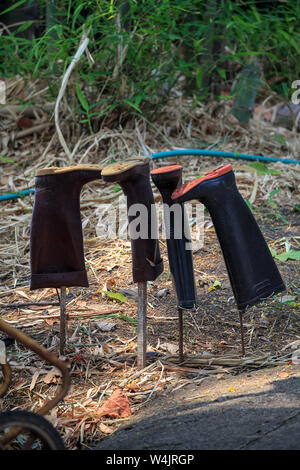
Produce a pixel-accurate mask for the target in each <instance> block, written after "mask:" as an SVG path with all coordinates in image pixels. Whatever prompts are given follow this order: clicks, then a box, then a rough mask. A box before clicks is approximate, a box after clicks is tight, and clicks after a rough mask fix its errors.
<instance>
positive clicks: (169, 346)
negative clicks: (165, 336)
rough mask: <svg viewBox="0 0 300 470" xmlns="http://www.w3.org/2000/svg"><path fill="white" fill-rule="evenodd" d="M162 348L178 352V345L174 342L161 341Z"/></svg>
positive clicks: (171, 352) (174, 352) (173, 352)
mask: <svg viewBox="0 0 300 470" xmlns="http://www.w3.org/2000/svg"><path fill="white" fill-rule="evenodd" d="M160 348H161V349H163V350H164V351H167V352H169V353H170V354H176V353H177V352H178V345H177V344H172V343H161V344H160Z"/></svg>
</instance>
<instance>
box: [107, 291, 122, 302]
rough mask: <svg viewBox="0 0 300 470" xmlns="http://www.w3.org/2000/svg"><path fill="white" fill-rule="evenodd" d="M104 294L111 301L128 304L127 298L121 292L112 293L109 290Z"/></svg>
mask: <svg viewBox="0 0 300 470" xmlns="http://www.w3.org/2000/svg"><path fill="white" fill-rule="evenodd" d="M102 292H103V293H104V294H105V295H107V296H108V297H110V298H111V299H114V300H119V302H127V297H125V295H123V294H121V293H120V292H110V291H108V290H103V291H102Z"/></svg>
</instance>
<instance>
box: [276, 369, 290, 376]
mask: <svg viewBox="0 0 300 470" xmlns="http://www.w3.org/2000/svg"><path fill="white" fill-rule="evenodd" d="M277 375H278V376H279V377H281V378H286V377H289V375H290V374H289V372H286V371H284V370H283V371H281V372H278V374H277Z"/></svg>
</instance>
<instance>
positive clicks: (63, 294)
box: [59, 287, 67, 356]
mask: <svg viewBox="0 0 300 470" xmlns="http://www.w3.org/2000/svg"><path fill="white" fill-rule="evenodd" d="M59 303H60V332H59V353H60V355H62V356H63V355H64V353H65V346H66V323H67V319H66V287H61V288H60V298H59Z"/></svg>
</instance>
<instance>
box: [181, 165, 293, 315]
mask: <svg viewBox="0 0 300 470" xmlns="http://www.w3.org/2000/svg"><path fill="white" fill-rule="evenodd" d="M192 199H197V200H198V201H200V202H202V203H203V204H204V205H205V207H206V208H207V209H208V211H209V213H210V216H211V218H212V221H213V224H214V227H215V230H216V233H217V236H218V239H219V242H220V246H221V249H222V252H223V255H224V259H225V263H226V268H227V271H228V275H229V278H230V283H231V286H232V290H233V293H234V297H235V300H236V303H237V307H238V309H239V310H244V309H245V308H246V307H249V306H251V305H254V304H256V303H258V302H259V301H261V300H262V299H265V298H267V297H269V296H270V295H272V294H275V293H278V292H282V291H284V290H285V285H284V283H283V280H282V278H281V275H280V273H279V271H278V269H277V266H276V264H275V262H274V259H273V257H272V255H271V252H270V249H269V247H268V245H267V243H266V241H265V239H264V237H263V235H262V233H261V231H260V229H259V227H258V225H257V222H256V220H255V218H254V216H253V214H252V212H251V211H250V209H249V207H248V206H247V204H246V202H245V201H244V199H243V198H242V196H241V194H240V193H239V191H238V189H237V187H236V182H235V176H234V173H233V171H232V166H231V165H225V166H223V167H221V168H217V169H216V170H213V171H211V172H209V173H207V174H206V175H205V176H204V177H203V178H200V179H199V178H197V179H194V180H192V181H189V182H187V183H185V184H183V185H182V186H180V187H179V188H177V189H176V190H175V191H174V192H173V194H172V200H173V201H174V202H186V201H190V200H192Z"/></svg>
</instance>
